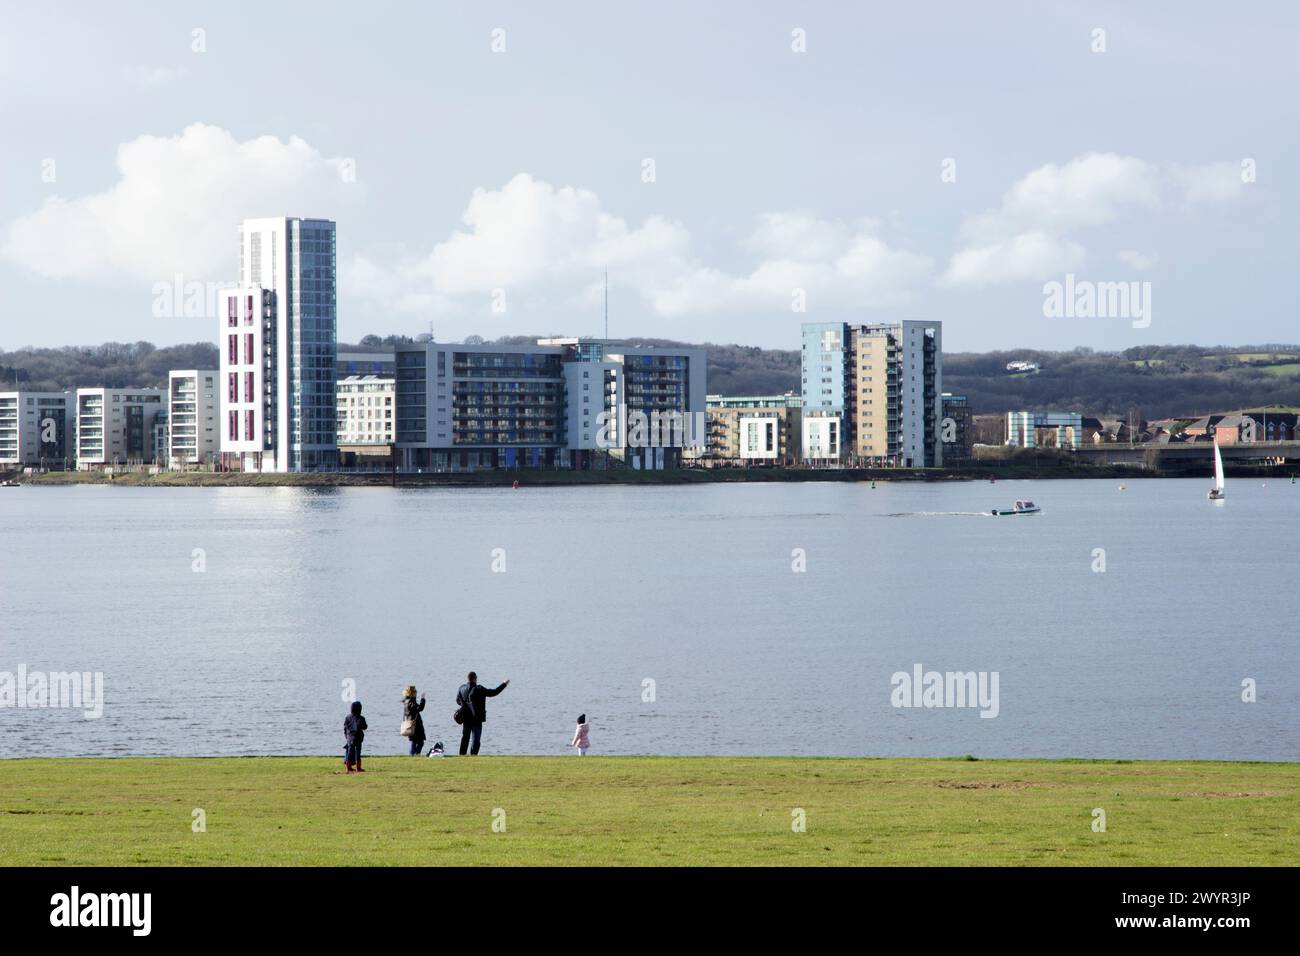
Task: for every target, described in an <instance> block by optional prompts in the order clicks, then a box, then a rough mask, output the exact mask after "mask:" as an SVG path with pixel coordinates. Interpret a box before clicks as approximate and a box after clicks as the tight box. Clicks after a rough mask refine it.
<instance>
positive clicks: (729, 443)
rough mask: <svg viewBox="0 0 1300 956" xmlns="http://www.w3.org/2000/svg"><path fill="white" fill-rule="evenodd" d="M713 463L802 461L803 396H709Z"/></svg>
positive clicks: (705, 454) (709, 451)
mask: <svg viewBox="0 0 1300 956" xmlns="http://www.w3.org/2000/svg"><path fill="white" fill-rule="evenodd" d="M707 405H708V408H707V420H708V421H707V426H708V447H707V449H702V450H701V451H702V452H703V454H702V455H701V457H703V458H705V459H707V461H708V463H710V464H726V463H731V464H743V465H791V464H795V463H796V462H798V461H799V459H800V456H801V454H802V451H801V449H802V447H803V439H802V433H801V424H802V421H803V399H801V398H800V397H799V396H798V395H795V394H794V393H792V392H787V393H786V394H784V395H746V396H722V395H709V396H708V397H707Z"/></svg>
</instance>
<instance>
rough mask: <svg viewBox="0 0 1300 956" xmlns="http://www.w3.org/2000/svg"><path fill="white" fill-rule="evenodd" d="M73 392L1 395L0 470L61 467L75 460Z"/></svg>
mask: <svg viewBox="0 0 1300 956" xmlns="http://www.w3.org/2000/svg"><path fill="white" fill-rule="evenodd" d="M75 409H76V396H75V394H74V393H73V392H70V391H69V392H26V391H12V392H0V466H7V467H26V466H40V465H41V464H46V465H55V466H59V467H62V466H64V465H66V464H69V463H71V461H72V459H73V458H75V457H76V454H75V450H74V445H73V435H74V428H75V425H74V423H75V421H76V412H75Z"/></svg>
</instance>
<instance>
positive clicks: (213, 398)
mask: <svg viewBox="0 0 1300 956" xmlns="http://www.w3.org/2000/svg"><path fill="white" fill-rule="evenodd" d="M220 375H221V372H220V370H219V369H184V370H173V371H172V372H171V373H169V374H168V376H167V451H166V455H165V456H164V459H160V460H159V464H163V463H165V464H166V465H167V467H169V468H191V467H195V466H206V465H211V464H213V463H214V462H215V461H216V460H217V458H218V457H219V456H220V454H221V390H220V388H219V387H218V384H217V383H218V381H219V377H220Z"/></svg>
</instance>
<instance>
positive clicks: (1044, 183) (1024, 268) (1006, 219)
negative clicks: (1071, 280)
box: [940, 153, 1241, 285]
mask: <svg viewBox="0 0 1300 956" xmlns="http://www.w3.org/2000/svg"><path fill="white" fill-rule="evenodd" d="M1228 171H1231V172H1232V174H1233V177H1232V178H1235V180H1236V183H1237V186H1240V184H1241V183H1240V175H1239V173H1238V171H1237V167H1236V166H1234V165H1233V164H1230V163H1213V164H1209V165H1205V166H1172V165H1161V164H1157V163H1150V162H1147V161H1145V160H1141V159H1136V158H1134V157H1131V156H1119V155H1116V154H1114V153H1088V154H1086V155H1083V156H1079V157H1077V158H1075V159H1072V160H1070V161H1069V162H1068V163H1065V164H1064V165H1060V166H1058V165H1056V164H1054V163H1048V164H1047V165H1045V166H1041V167H1039V168H1038V169H1035V170H1032V171H1031V172H1030V173H1028V174H1027V175H1026V176H1024V177H1023V178H1022V179H1020V180H1019V181H1018V182H1016V183H1015V184H1014V185H1013V186H1012V187H1011V189H1010V190H1008V191H1007V193H1006V194H1005V195H1004V196H1003V197H1002V202H1001V204H1000V205H999V206H998V208H997V209H994V210H991V211H989V212H985V213H982V214H980V215H977V216H973V217H971V218H970V219H969V220H967V222H966V223H965V225H964V226H963V229H962V237H963V240H964V243H965V244H964V246H963V248H961V249H959V250H958V251H957V252H956V253H954V254H953V256H952V258H951V259H950V260H949V263H948V268H947V269H946V270H945V272H944V274H943V275H942V276H941V278H940V282H941V283H942V284H944V285H985V284H989V283H994V282H1004V281H1011V280H1020V279H1041V278H1044V277H1046V276H1049V275H1055V274H1058V273H1061V272H1066V271H1070V270H1072V269H1077V268H1079V267H1080V266H1081V265H1082V264H1083V263H1084V261H1085V259H1086V256H1087V251H1086V249H1085V248H1084V246H1083V245H1082V244H1081V243H1080V242H1079V241H1078V240H1076V239H1074V238H1072V234H1073V233H1076V232H1078V231H1079V230H1084V229H1089V228H1094V227H1098V226H1106V225H1110V224H1112V223H1115V222H1117V221H1119V220H1121V219H1122V218H1123V217H1124V216H1126V215H1130V214H1132V213H1134V212H1145V213H1154V212H1157V211H1159V210H1160V209H1162V208H1163V207H1164V206H1166V205H1168V202H1169V200H1170V198H1172V197H1173V196H1174V195H1175V194H1181V197H1182V198H1184V199H1185V200H1187V201H1189V202H1203V201H1207V200H1215V201H1222V200H1226V199H1230V198H1232V197H1233V196H1234V195H1236V193H1237V192H1238V191H1239V190H1236V189H1234V188H1230V186H1231V184H1230V183H1229V181H1228V180H1229V178H1230V177H1228V176H1227V175H1226V173H1227V172H1228ZM1133 255H1136V253H1133ZM1135 268H1139V267H1137V266H1135Z"/></svg>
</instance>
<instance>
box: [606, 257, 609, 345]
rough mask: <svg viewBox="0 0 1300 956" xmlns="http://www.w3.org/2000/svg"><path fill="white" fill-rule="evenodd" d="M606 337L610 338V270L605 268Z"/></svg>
mask: <svg viewBox="0 0 1300 956" xmlns="http://www.w3.org/2000/svg"><path fill="white" fill-rule="evenodd" d="M605 338H609V270H608V269H606V270H605Z"/></svg>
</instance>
